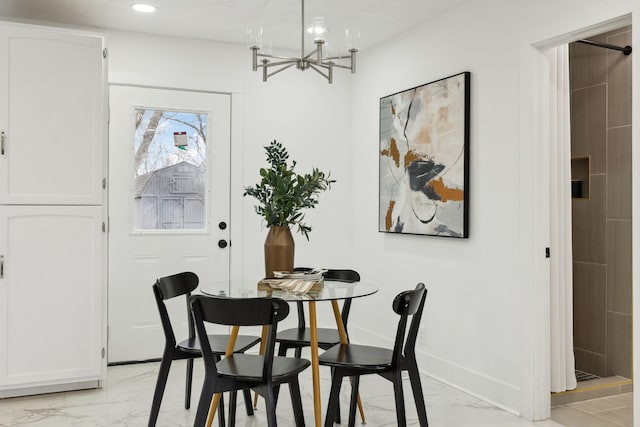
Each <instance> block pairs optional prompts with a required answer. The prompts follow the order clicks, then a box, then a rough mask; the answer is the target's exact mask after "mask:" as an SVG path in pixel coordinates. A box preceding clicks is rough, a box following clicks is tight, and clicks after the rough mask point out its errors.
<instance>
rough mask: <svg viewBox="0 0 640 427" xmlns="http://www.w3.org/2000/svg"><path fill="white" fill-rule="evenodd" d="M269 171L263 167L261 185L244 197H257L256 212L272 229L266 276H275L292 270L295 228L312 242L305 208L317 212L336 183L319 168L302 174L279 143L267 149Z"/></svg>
mask: <svg viewBox="0 0 640 427" xmlns="http://www.w3.org/2000/svg"><path fill="white" fill-rule="evenodd" d="M264 149H265V151H266V154H267V162H268V163H269V165H270V167H269V168H260V177H261V179H260V182H258V184H256V185H255V186H253V187H245V189H244V195H245V196H253V197H255V198H256V200H257V201H258V204H257V205H256V206H255V210H256V213H257V214H258V215H260V216H262V217H263V219H264V222H265V224H266V226H267V227H268V228H269V233H268V234H267V239H266V240H265V243H264V258H265V273H266V277H273V272H274V271H291V270H292V269H293V258H294V252H295V243H294V241H293V236H292V235H291V228H290V227H291V226H296V227H297V231H298V232H299V233H301V234H303V235H304V236H305V237H306V238H307V240H309V232H310V231H311V226H309V225H308V224H306V223H305V222H304V213H303V212H302V210H303V209H307V208H310V209H313V208H314V207H315V206H316V205H317V204H318V197H319V194H320V193H321V192H322V191H325V190H328V189H329V188H331V184H332V183H334V182H335V180H332V179H330V173H327V174H325V173H324V172H322V171H320V170H319V169H318V168H313V169H312V171H311V173H307V174H298V173H297V172H296V171H295V167H296V161H295V160H293V161H291V163H290V164H289V163H288V162H287V161H288V159H289V153H288V152H287V149H286V148H285V147H284V146H283V145H282V144H281V143H279V142H277V141H276V140H273V141H271V143H270V144H269V145H267V146H265V147H264Z"/></svg>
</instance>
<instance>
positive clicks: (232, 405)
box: [229, 390, 238, 427]
mask: <svg viewBox="0 0 640 427" xmlns="http://www.w3.org/2000/svg"><path fill="white" fill-rule="evenodd" d="M237 401H238V392H237V391H235V390H234V391H232V392H231V396H229V427H235V425H236V403H237Z"/></svg>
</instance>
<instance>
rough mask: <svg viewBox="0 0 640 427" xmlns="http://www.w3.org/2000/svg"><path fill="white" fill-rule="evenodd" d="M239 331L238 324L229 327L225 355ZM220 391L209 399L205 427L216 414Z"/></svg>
mask: <svg viewBox="0 0 640 427" xmlns="http://www.w3.org/2000/svg"><path fill="white" fill-rule="evenodd" d="M239 331H240V326H234V327H232V328H231V335H229V342H228V343H227V348H226V350H225V352H224V355H225V357H228V356H231V355H232V354H233V349H234V347H235V346H236V339H237V338H238V332H239ZM221 396H222V394H221V393H216V394H214V395H213V399H212V400H211V406H209V416H208V417H207V427H211V424H212V423H213V417H214V416H215V415H216V409H218V404H219V402H220V397H221Z"/></svg>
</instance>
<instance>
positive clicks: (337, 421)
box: [331, 367, 342, 424]
mask: <svg viewBox="0 0 640 427" xmlns="http://www.w3.org/2000/svg"><path fill="white" fill-rule="evenodd" d="M334 369H335V368H333V367H331V376H332V377H333V370H334ZM334 422H336V423H338V424H341V423H342V420H341V419H340V399H338V407H337V408H336V418H335V419H334Z"/></svg>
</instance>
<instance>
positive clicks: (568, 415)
mask: <svg viewBox="0 0 640 427" xmlns="http://www.w3.org/2000/svg"><path fill="white" fill-rule="evenodd" d="M551 419H552V420H553V421H555V422H557V423H559V424H562V425H563V426H565V427H620V426H619V424H614V423H612V422H610V421H607V420H603V419H602V418H598V417H595V416H593V415H591V414H587V413H586V412H582V411H580V410H578V409H575V408H572V407H571V406H557V407H555V408H552V409H551Z"/></svg>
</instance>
